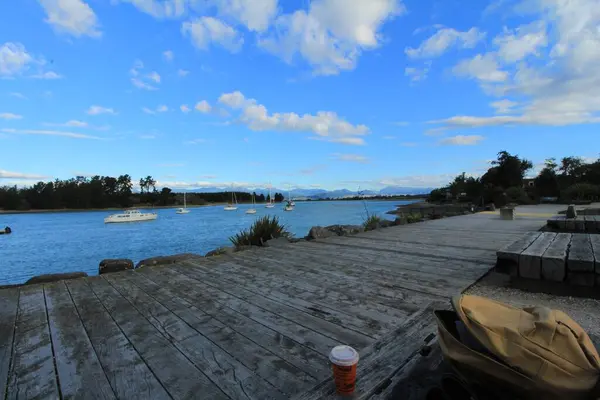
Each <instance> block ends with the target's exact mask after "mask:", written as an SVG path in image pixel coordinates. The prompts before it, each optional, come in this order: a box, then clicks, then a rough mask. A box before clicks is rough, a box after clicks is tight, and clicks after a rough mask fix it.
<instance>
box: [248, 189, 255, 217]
mask: <svg viewBox="0 0 600 400" xmlns="http://www.w3.org/2000/svg"><path fill="white" fill-rule="evenodd" d="M254 207H256V199H255V197H254V193H252V208H249V209H248V210H246V214H256V208H254Z"/></svg>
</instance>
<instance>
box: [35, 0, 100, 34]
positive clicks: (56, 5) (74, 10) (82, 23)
mask: <svg viewBox="0 0 600 400" xmlns="http://www.w3.org/2000/svg"><path fill="white" fill-rule="evenodd" d="M39 2H40V4H41V5H42V7H43V8H44V11H45V12H46V16H47V18H46V20H45V21H46V22H47V23H48V24H50V25H52V27H53V28H54V29H55V30H56V31H57V32H59V33H66V34H69V35H73V36H75V37H80V36H90V37H100V36H102V32H101V31H100V29H99V23H98V19H97V18H96V14H95V13H94V10H92V8H91V7H90V6H89V5H88V4H87V3H85V2H84V1H82V0H39Z"/></svg>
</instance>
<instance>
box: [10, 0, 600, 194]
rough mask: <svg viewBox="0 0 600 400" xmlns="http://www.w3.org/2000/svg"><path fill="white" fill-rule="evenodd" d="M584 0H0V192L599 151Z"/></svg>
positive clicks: (386, 176) (598, 111)
mask: <svg viewBox="0 0 600 400" xmlns="http://www.w3.org/2000/svg"><path fill="white" fill-rule="evenodd" d="M598 65H600V2H599V0H570V1H567V0H494V1H488V2H486V1H475V0H462V1H459V0H404V1H402V0H312V1H309V0H293V1H292V0H19V1H3V2H0V185H5V184H17V185H30V184H33V183H35V182H36V181H38V180H42V179H43V180H47V179H55V178H60V179H66V178H70V177H73V176H75V175H84V176H93V175H110V176H117V175H121V174H130V175H131V176H132V177H133V178H134V180H138V179H139V178H140V177H143V176H146V175H152V176H153V177H154V178H155V179H156V180H157V181H158V185H159V186H169V187H172V188H176V189H191V188H201V187H207V186H228V185H232V184H234V185H243V186H248V187H257V186H265V185H266V184H269V183H271V184H272V185H273V186H275V187H288V186H292V187H303V188H324V189H338V188H350V189H356V188H357V187H360V188H361V189H378V188H382V187H384V186H406V187H436V186H440V185H444V184H446V183H447V182H448V181H450V180H451V179H452V177H453V176H455V175H456V174H458V173H461V172H466V173H468V174H472V175H479V174H481V173H482V172H484V171H485V170H486V169H487V168H488V167H489V165H488V163H489V160H491V159H494V158H495V155H496V154H497V153H498V152H499V151H500V150H507V151H509V152H511V153H516V154H518V155H520V156H522V157H526V158H528V159H530V160H532V161H533V162H534V164H535V165H540V163H542V162H543V161H544V159H546V158H549V157H557V158H560V157H563V156H568V155H574V156H581V157H586V158H589V159H593V158H597V157H598V153H599V152H600V133H599V132H598V123H599V122H600V68H598Z"/></svg>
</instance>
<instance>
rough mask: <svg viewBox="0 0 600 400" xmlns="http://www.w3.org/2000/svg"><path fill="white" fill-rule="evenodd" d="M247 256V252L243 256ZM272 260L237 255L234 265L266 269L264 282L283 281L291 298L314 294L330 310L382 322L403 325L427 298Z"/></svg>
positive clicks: (284, 289)
mask: <svg viewBox="0 0 600 400" xmlns="http://www.w3.org/2000/svg"><path fill="white" fill-rule="evenodd" d="M244 253H246V252H243V253H240V254H244ZM272 257H273V259H270V258H266V257H264V256H261V257H260V258H259V261H256V260H255V259H253V258H252V257H249V258H246V254H244V255H243V256H240V255H239V254H236V257H235V259H234V262H235V263H236V264H238V265H242V266H244V267H247V268H251V269H252V270H254V269H257V270H260V269H264V270H266V271H267V272H265V279H264V280H265V281H269V280H270V281H271V282H273V283H274V284H276V282H274V280H280V281H281V282H282V283H281V285H282V286H281V288H280V290H281V291H285V292H286V293H288V294H290V295H293V294H294V293H295V292H296V291H306V292H310V293H314V296H316V298H319V299H320V300H321V301H322V302H324V303H329V304H330V307H333V308H338V309H339V308H341V309H344V310H349V312H352V313H355V311H354V310H355V309H357V310H358V311H356V313H357V314H358V315H365V316H368V315H371V316H372V317H373V318H376V319H377V320H378V321H381V322H384V321H389V322H391V323H392V324H397V323H399V322H400V321H402V320H403V319H405V318H406V315H408V314H411V313H413V312H415V311H417V310H419V309H420V307H421V306H422V305H423V299H424V297H426V296H424V295H423V294H420V293H416V292H412V291H409V290H403V289H398V288H395V289H394V290H390V289H388V288H384V287H379V288H377V287H376V285H374V284H372V283H371V282H368V280H367V279H363V280H362V281H359V280H358V279H356V278H354V277H351V276H348V275H345V274H344V272H343V271H338V272H337V274H338V275H336V273H335V272H330V271H328V270H327V269H326V267H325V266H324V265H323V264H322V263H321V264H320V265H319V267H318V268H319V270H316V269H313V268H310V267H308V265H311V264H312V263H304V262H302V261H295V262H294V263H290V264H289V265H288V266H289V268H288V267H286V266H283V265H282V263H281V262H280V261H278V260H277V256H276V255H274V256H272ZM280 259H281V258H280ZM284 271H285V272H284ZM336 281H339V282H344V286H343V291H342V290H340V289H341V287H335V286H332V284H331V282H336ZM377 289H379V290H377ZM329 299H331V300H329ZM428 299H429V298H428ZM361 309H363V310H364V313H363V312H362V311H361ZM374 313H375V314H374Z"/></svg>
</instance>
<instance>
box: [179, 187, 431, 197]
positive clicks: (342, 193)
mask: <svg viewBox="0 0 600 400" xmlns="http://www.w3.org/2000/svg"><path fill="white" fill-rule="evenodd" d="M230 190H231V187H206V188H201V189H194V190H191V191H190V192H193V193H216V192H228V191H230ZM235 190H236V191H237V192H248V193H251V192H256V193H257V194H264V195H265V196H266V195H267V194H268V193H269V189H268V188H255V189H249V188H245V187H236V188H235ZM432 190H433V189H432V188H414V187H402V186H387V187H384V188H383V189H381V190H361V192H360V193H361V194H362V195H364V196H377V195H381V196H393V195H418V194H429V192H431V191H432ZM175 191H177V190H175ZM271 193H273V194H275V193H282V194H283V195H284V196H286V197H287V194H288V190H287V189H278V188H272V189H271ZM358 195H359V194H358V192H357V191H352V190H348V189H337V190H324V189H303V188H293V189H292V197H306V198H310V199H326V198H330V199H340V198H344V197H354V196H358Z"/></svg>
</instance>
